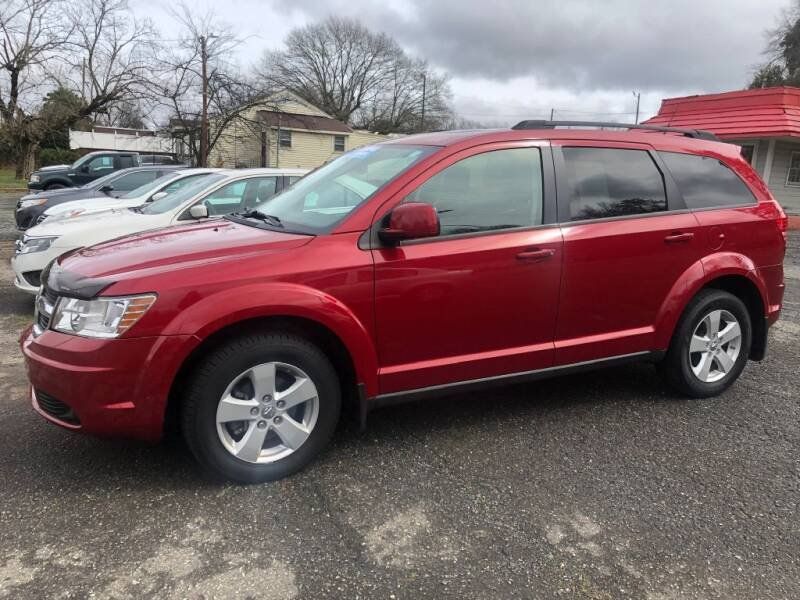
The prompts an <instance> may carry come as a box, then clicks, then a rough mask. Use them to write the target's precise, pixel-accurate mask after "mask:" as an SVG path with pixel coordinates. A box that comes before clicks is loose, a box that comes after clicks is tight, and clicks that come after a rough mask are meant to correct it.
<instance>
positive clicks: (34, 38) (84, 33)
mask: <svg viewBox="0 0 800 600" xmlns="http://www.w3.org/2000/svg"><path fill="white" fill-rule="evenodd" d="M0 2H2V4H0V8H1V9H2V10H0V35H2V43H0V52H1V53H0V60H2V69H3V72H4V73H5V75H6V77H7V82H5V85H3V84H2V83H0V121H2V122H1V123H0V125H1V126H2V134H3V135H4V137H6V138H7V139H9V140H11V143H10V144H9V145H10V146H11V148H12V150H13V153H14V158H15V162H16V168H17V176H18V177H21V176H24V175H27V174H28V173H29V172H30V171H31V170H32V168H33V162H34V157H35V152H36V149H37V147H38V145H39V143H40V141H41V140H42V138H43V136H44V135H45V134H46V132H47V131H48V130H51V129H54V128H64V129H65V128H68V127H69V126H71V125H72V124H73V123H75V122H77V121H80V120H82V119H84V118H86V117H89V116H92V117H97V116H98V115H99V116H100V117H102V116H103V115H108V113H109V111H110V110H111V108H112V107H113V106H115V105H116V104H118V103H120V102H123V101H131V100H135V99H137V98H141V97H143V96H144V95H146V93H147V90H148V86H147V85H146V81H147V77H148V75H149V65H150V64H151V62H152V54H153V52H152V50H153V47H154V43H155V35H154V31H153V28H152V26H151V24H150V23H149V22H148V21H146V20H145V21H142V20H138V19H136V18H135V17H134V16H133V15H132V14H131V12H130V11H129V9H128V5H127V3H126V0H0ZM56 89H66V90H71V91H74V92H75V93H76V94H77V95H78V96H79V97H80V99H81V101H80V103H79V104H77V105H74V106H72V107H71V110H69V111H48V112H47V113H39V112H38V110H39V108H41V105H42V101H43V99H44V98H45V95H46V94H47V93H48V92H50V91H53V90H56ZM6 90H7V91H6ZM54 115H57V117H54ZM54 118H55V119H56V122H54V121H53V119H54Z"/></svg>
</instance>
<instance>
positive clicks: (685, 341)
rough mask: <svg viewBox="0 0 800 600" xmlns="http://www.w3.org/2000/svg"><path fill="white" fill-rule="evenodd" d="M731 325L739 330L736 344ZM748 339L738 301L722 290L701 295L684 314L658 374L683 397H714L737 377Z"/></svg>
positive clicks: (750, 335)
mask: <svg viewBox="0 0 800 600" xmlns="http://www.w3.org/2000/svg"><path fill="white" fill-rule="evenodd" d="M715 314H716V315H718V316H719V319H718V320H717V327H716V328H717V334H716V335H715V334H714V321H715V317H714V315H715ZM734 322H735V324H736V325H738V327H739V333H740V335H739V338H738V342H737V341H735V338H733V337H732V336H734V335H735V331H736V330H735V327H732V323H734ZM695 334H696V335H697V337H695ZM728 338H731V339H730V340H729V341H727V342H725V340H726V339H728ZM752 339H753V329H752V324H751V321H750V314H749V313H748V311H747V307H746V306H745V305H744V303H743V302H742V301H741V300H740V299H739V298H737V297H736V296H734V295H733V294H730V293H728V292H725V291H722V290H715V289H706V290H702V291H700V292H699V293H698V294H697V295H696V296H695V297H694V298H693V299H692V301H691V302H690V303H689V305H688V306H687V307H686V310H684V312H683V315H682V316H681V318H680V321H679V322H678V326H677V327H676V328H675V332H674V334H673V336H672V341H671V343H670V346H669V350H667V354H666V356H665V357H664V360H663V361H661V363H659V365H658V369H659V371H660V373H661V375H662V376H663V377H664V379H665V380H666V381H667V383H668V384H669V385H670V386H672V387H673V388H674V389H675V390H677V391H679V392H681V393H682V394H685V395H686V396H689V397H692V398H709V397H711V396H716V395H718V394H721V393H722V392H724V391H725V390H726V389H728V388H729V387H730V386H731V384H733V382H734V381H736V380H737V379H738V378H739V375H741V373H742V371H743V370H744V367H745V365H746V364H747V360H748V356H749V354H750V344H751V342H752ZM692 349H694V351H692ZM707 365H708V369H705V367H706V366H707Z"/></svg>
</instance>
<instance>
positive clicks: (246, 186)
mask: <svg viewBox="0 0 800 600" xmlns="http://www.w3.org/2000/svg"><path fill="white" fill-rule="evenodd" d="M276 183H277V177H274V176H272V177H251V178H250V179H243V180H241V181H234V182H233V183H229V184H228V185H224V186H222V187H221V188H220V189H218V190H216V191H214V192H212V193H211V194H209V195H208V196H206V197H205V198H203V204H205V205H206V207H207V208H208V214H209V216H219V215H227V214H229V213H232V212H240V211H245V210H249V209H252V208H253V207H254V206H256V205H257V204H259V203H262V202H266V201H267V200H269V199H270V198H272V197H273V196H274V195H275V187H276Z"/></svg>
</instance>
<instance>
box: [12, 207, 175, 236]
mask: <svg viewBox="0 0 800 600" xmlns="http://www.w3.org/2000/svg"><path fill="white" fill-rule="evenodd" d="M164 225H165V223H164V218H163V215H143V214H139V213H135V212H133V211H131V210H128V209H127V208H113V209H110V210H104V211H102V212H93V213H90V214H88V215H79V216H77V217H73V218H71V219H61V220H58V221H55V220H54V221H50V220H47V221H45V222H44V223H42V224H41V225H36V226H35V227H31V228H30V229H28V230H27V231H26V232H25V234H26V235H28V236H30V237H51V236H55V237H63V236H67V235H69V236H75V237H76V239H77V240H78V241H82V242H83V243H85V244H88V243H91V241H89V240H94V241H95V242H101V241H105V240H107V239H109V237H111V235H110V234H113V233H114V232H115V231H121V232H122V233H119V234H118V235H126V234H129V233H137V232H139V231H145V230H147V229H151V228H153V227H163V226H164ZM98 235H99V236H101V237H99V238H98ZM103 235H105V237H102V236H103ZM114 237H117V236H114ZM78 245H81V244H78Z"/></svg>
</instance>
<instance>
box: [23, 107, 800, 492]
mask: <svg viewBox="0 0 800 600" xmlns="http://www.w3.org/2000/svg"><path fill="white" fill-rule="evenodd" d="M556 125H560V124H556V123H550V122H534V121H525V122H522V123H520V124H518V125H517V126H515V127H514V128H512V129H510V130H499V131H498V130H495V131H456V132H445V133H430V134H423V135H416V136H411V137H405V138H402V139H398V140H393V141H390V142H385V143H382V144H377V145H374V146H369V147H364V148H359V149H356V150H354V151H352V152H349V153H347V154H345V155H343V156H342V157H340V158H338V159H337V160H335V161H333V162H331V163H329V164H327V165H326V166H324V167H322V168H320V169H318V170H317V171H315V172H314V173H312V174H310V175H308V176H307V177H305V178H304V179H301V180H300V181H299V182H297V183H296V184H295V185H293V186H292V187H290V188H288V190H286V191H284V192H283V193H281V194H280V195H278V196H275V197H274V198H272V199H270V200H269V201H266V202H264V203H262V204H261V205H259V206H257V207H256V209H255V210H251V211H249V212H246V213H239V214H232V215H229V216H227V217H225V218H224V219H221V220H207V221H200V222H197V223H194V224H188V225H183V226H179V227H171V228H167V229H162V230H158V231H150V232H147V233H142V234H139V235H135V236H131V237H126V238H121V239H118V240H115V241H112V242H108V243H104V244H100V245H98V246H94V247H91V248H86V249H83V250H80V251H77V252H75V253H72V254H69V255H66V256H64V257H62V258H60V259H59V260H58V261H57V262H55V263H53V264H52V265H51V266H50V267H49V268H48V270H47V271H46V272H45V273H44V274H43V281H44V282H45V284H44V287H43V290H42V293H41V295H40V297H39V298H38V300H37V313H36V320H35V323H34V325H33V326H32V328H31V329H29V330H28V331H26V332H25V333H24V334H23V338H22V348H23V351H24V354H25V357H26V362H27V368H28V373H29V377H30V381H31V384H32V402H33V406H34V408H35V409H36V410H37V411H38V412H39V413H40V414H41V415H42V416H44V417H45V418H46V419H49V420H50V421H53V422H55V423H57V424H59V425H61V426H63V427H66V428H68V429H73V430H77V431H85V432H87V433H93V434H99V435H105V436H127V437H134V438H140V439H144V440H157V439H158V438H159V437H160V436H161V435H162V431H163V430H164V427H165V423H166V422H168V421H169V420H170V419H169V418H168V416H169V415H175V416H176V417H178V418H179V420H180V424H181V426H182V429H183V433H184V435H185V438H186V441H187V442H188V444H189V446H190V447H191V449H192V451H193V453H194V454H195V455H196V457H197V458H198V460H199V461H200V462H201V463H202V464H203V465H204V466H205V467H207V468H208V469H210V470H211V471H212V472H213V473H215V474H217V475H220V476H223V477H226V478H230V479H234V480H238V481H245V482H254V481H265V480H272V479H276V478H279V477H283V476H285V475H287V474H289V473H292V472H294V471H296V470H298V469H300V468H301V467H302V466H303V465H305V464H306V463H308V462H309V461H310V460H311V459H312V458H313V457H314V456H315V455H317V454H318V453H319V452H320V451H321V450H322V449H323V447H324V446H325V445H326V443H327V442H328V440H329V439H330V437H331V434H332V432H333V431H334V428H335V426H336V423H337V421H338V420H339V416H340V409H341V406H342V404H343V400H346V399H352V400H353V401H354V402H355V403H356V405H357V406H358V407H359V409H360V417H361V420H362V424H363V423H364V422H365V420H366V415H367V413H368V412H369V411H370V410H371V409H373V408H375V407H378V406H381V405H385V404H388V403H393V402H397V401H400V400H406V399H415V398H421V397H424V396H429V395H432V394H438V393H444V392H450V391H455V390H462V389H466V388H469V387H473V386H481V385H488V384H496V383H504V382H511V381H519V380H530V379H536V378H540V377H544V376H550V375H557V374H563V373H570V372H573V371H576V370H584V369H587V368H594V367H601V366H605V365H611V364H616V363H619V362H621V361H629V360H648V361H652V362H654V363H656V365H657V367H658V370H659V371H661V373H662V374H663V376H664V377H665V378H666V380H667V381H668V382H669V383H670V384H671V385H672V386H673V387H674V388H676V389H677V390H678V391H680V392H681V393H683V394H686V395H688V396H692V397H707V396H713V395H715V394H719V393H720V392H722V391H723V390H725V389H726V388H727V387H728V386H730V385H731V384H732V383H733V382H734V381H735V380H736V378H737V377H738V376H739V375H740V373H741V372H742V370H743V369H744V367H745V364H746V363H747V361H748V359H752V360H760V359H761V358H763V356H764V354H765V351H766V344H767V331H768V329H769V326H770V325H771V324H772V323H774V322H775V321H776V320H777V318H778V315H779V313H780V310H781V302H782V297H783V289H784V286H783V267H782V262H783V256H784V250H785V246H786V229H787V219H786V217H785V215H784V213H783V211H782V210H781V208H780V206H779V205H778V204H777V203H776V202H775V200H774V199H773V198H772V196H771V195H770V193H769V191H768V190H767V188H766V186H765V185H764V183H763V182H762V181H761V180H760V179H759V177H758V176H757V175H756V173H755V172H754V171H753V170H752V169H751V168H750V166H749V165H748V164H747V162H745V161H744V160H743V159H742V158H741V156H740V154H739V149H738V148H737V147H736V146H732V145H728V144H724V143H720V142H718V141H716V140H715V139H714V138H713V136H712V135H710V134H707V133H705V132H697V131H687V130H673V129H659V130H657V131H653V130H652V129H656V128H652V127H650V128H648V127H642V126H639V127H633V126H620V125H617V126H616V127H617V130H615V131H611V130H609V129H607V128H606V129H594V130H591V129H588V128H584V129H582V130H581V129H575V128H558V127H556ZM622 127H625V128H626V129H627V130H622V129H621V128H622Z"/></svg>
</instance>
